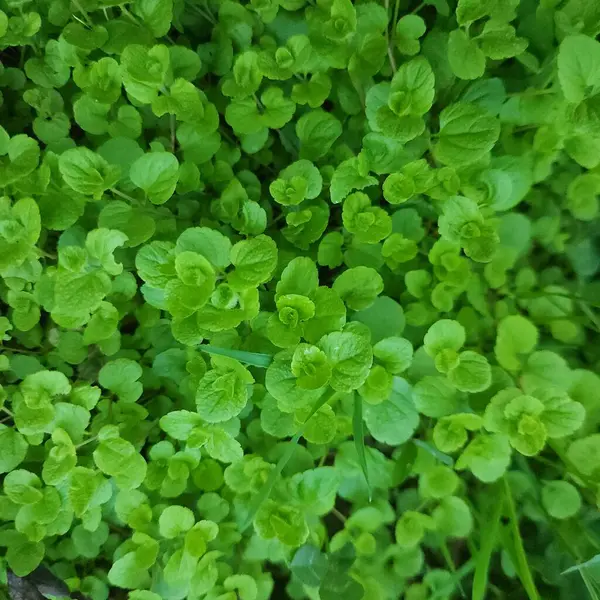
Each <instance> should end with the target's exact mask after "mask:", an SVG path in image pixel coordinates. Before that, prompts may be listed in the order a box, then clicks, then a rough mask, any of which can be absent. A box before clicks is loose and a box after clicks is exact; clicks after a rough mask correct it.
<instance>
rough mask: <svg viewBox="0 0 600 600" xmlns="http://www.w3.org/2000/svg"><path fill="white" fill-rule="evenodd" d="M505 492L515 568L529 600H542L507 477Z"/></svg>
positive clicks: (505, 479)
mask: <svg viewBox="0 0 600 600" xmlns="http://www.w3.org/2000/svg"><path fill="white" fill-rule="evenodd" d="M504 491H505V497H506V504H507V506H508V516H509V518H510V530H511V533H512V542H513V544H514V546H513V549H514V554H515V559H516V564H515V568H516V570H517V574H518V575H519V579H520V580H521V583H522V584H523V588H524V589H525V592H526V593H527V597H528V598H529V600H540V595H539V593H538V591H537V588H536V587H535V581H534V580H533V575H532V574H531V570H530V569H529V563H528V562H527V555H526V554H525V548H524V547H523V539H522V538H521V532H520V531H519V521H518V519H517V511H516V509H515V501H514V500H513V497H512V492H511V491H510V485H509V484H508V479H507V478H506V476H505V477H504Z"/></svg>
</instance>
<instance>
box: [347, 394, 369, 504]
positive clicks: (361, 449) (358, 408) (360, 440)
mask: <svg viewBox="0 0 600 600" xmlns="http://www.w3.org/2000/svg"><path fill="white" fill-rule="evenodd" d="M362 403H363V401H362V398H361V397H360V396H359V395H358V394H354V415H353V417H352V429H353V434H354V446H355V447H356V455H357V456H358V462H359V464H360V468H361V469H362V472H363V475H364V476H365V481H366V482H367V490H368V493H369V502H371V484H370V483H369V469H368V467H367V453H366V451H365V430H364V421H363V405H362Z"/></svg>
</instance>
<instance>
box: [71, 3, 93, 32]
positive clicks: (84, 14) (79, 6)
mask: <svg viewBox="0 0 600 600" xmlns="http://www.w3.org/2000/svg"><path fill="white" fill-rule="evenodd" d="M72 2H73V4H74V5H75V8H76V9H77V10H78V11H79V12H80V13H81V14H82V15H83V18H84V20H85V22H86V23H87V24H88V25H89V26H90V27H93V26H94V22H93V21H92V20H91V19H90V16H89V15H88V14H87V11H86V10H85V9H84V8H83V6H81V4H79V0H72Z"/></svg>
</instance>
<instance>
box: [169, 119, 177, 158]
mask: <svg viewBox="0 0 600 600" xmlns="http://www.w3.org/2000/svg"><path fill="white" fill-rule="evenodd" d="M169 126H170V128H171V152H173V154H175V144H176V138H175V126H176V120H175V115H173V114H171V115H169Z"/></svg>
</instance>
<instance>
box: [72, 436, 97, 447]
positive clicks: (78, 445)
mask: <svg viewBox="0 0 600 600" xmlns="http://www.w3.org/2000/svg"><path fill="white" fill-rule="evenodd" d="M97 440H98V436H97V435H93V436H92V437H91V438H88V439H87V440H85V442H81V444H77V445H76V446H75V450H79V448H83V446H87V444H91V443H92V442H95V441H97Z"/></svg>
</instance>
